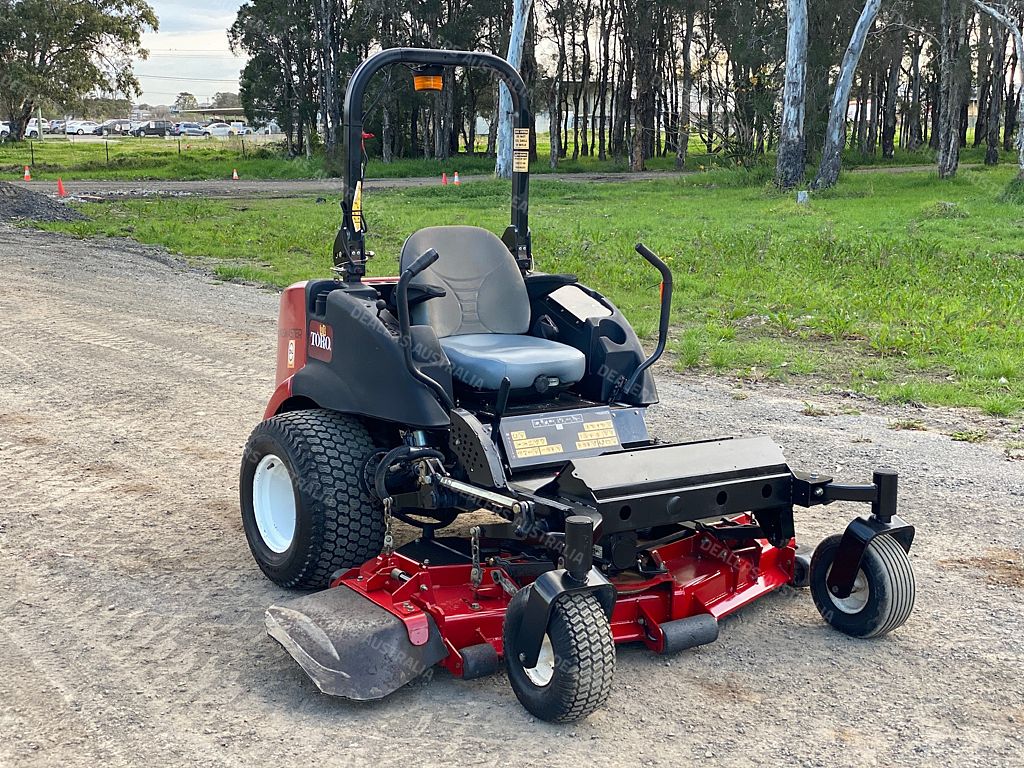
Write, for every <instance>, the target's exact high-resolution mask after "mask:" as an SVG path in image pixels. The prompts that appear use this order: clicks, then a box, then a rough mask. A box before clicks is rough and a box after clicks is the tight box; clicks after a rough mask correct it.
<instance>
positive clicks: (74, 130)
mask: <svg viewBox="0 0 1024 768" xmlns="http://www.w3.org/2000/svg"><path fill="white" fill-rule="evenodd" d="M98 127H99V123H97V122H96V121H95V120H68V122H67V125H65V126H64V133H66V134H74V135H75V136H85V134H87V133H92V132H93V131H95V130H96V129H97V128H98Z"/></svg>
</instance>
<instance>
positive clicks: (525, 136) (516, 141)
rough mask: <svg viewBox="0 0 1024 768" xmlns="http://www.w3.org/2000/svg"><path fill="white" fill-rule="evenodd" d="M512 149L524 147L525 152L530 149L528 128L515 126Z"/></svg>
mask: <svg viewBox="0 0 1024 768" xmlns="http://www.w3.org/2000/svg"><path fill="white" fill-rule="evenodd" d="M512 149H520V150H522V149H525V150H526V151H527V152H529V151H530V129H529V128H516V130H515V136H514V138H513V140H512Z"/></svg>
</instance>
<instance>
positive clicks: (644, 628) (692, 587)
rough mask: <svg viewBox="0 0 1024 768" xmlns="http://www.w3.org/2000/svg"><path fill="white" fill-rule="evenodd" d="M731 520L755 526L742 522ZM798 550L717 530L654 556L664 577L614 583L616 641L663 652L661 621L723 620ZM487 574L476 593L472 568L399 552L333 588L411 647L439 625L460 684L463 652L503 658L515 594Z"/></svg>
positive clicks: (788, 565)
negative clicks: (361, 602)
mask: <svg viewBox="0 0 1024 768" xmlns="http://www.w3.org/2000/svg"><path fill="white" fill-rule="evenodd" d="M729 522H730V524H740V525H745V524H749V523H752V522H753V521H752V519H751V518H750V517H749V516H747V515H741V516H738V517H736V518H734V519H732V520H730V521H729ZM795 547H796V543H795V541H790V542H789V544H788V545H787V546H784V547H778V548H776V547H773V546H772V545H771V544H769V543H768V542H767V541H765V540H756V541H751V540H748V541H745V542H736V543H733V544H732V545H730V544H729V543H727V542H726V541H725V540H724V539H721V538H718V537H717V536H715V535H714V528H713V527H712V528H705V529H703V530H700V531H697V532H695V533H694V534H693V535H692V536H689V537H687V538H684V539H681V540H678V541H674V542H671V543H669V544H665V545H662V546H659V547H657V548H656V549H652V550H650V555H651V561H652V570H657V571H658V573H656V574H655V575H652V576H650V577H649V578H645V577H643V576H639V575H637V574H635V573H634V574H623V575H620V576H617V577H614V578H612V579H611V582H612V584H613V585H614V586H615V588H616V591H617V593H618V596H617V599H616V602H615V609H614V611H613V613H612V619H611V629H612V636H613V638H614V639H615V642H616V643H630V642H643V643H644V644H645V645H647V647H649V648H650V649H651V650H653V651H655V652H658V653H661V652H662V651H663V650H664V643H665V638H664V635H663V633H662V630H661V626H662V625H663V624H665V623H667V622H670V621H677V620H679V619H686V618H690V617H693V616H701V615H707V616H711V617H713V618H714V619H716V620H717V619H720V618H721V617H723V616H727V615H729V614H731V613H734V612H735V611H737V610H739V609H740V608H742V607H743V606H745V605H747V604H749V603H752V602H754V601H755V600H757V599H758V598H759V597H763V596H764V595H766V594H768V593H769V592H773V591H775V590H777V589H779V588H780V587H783V586H786V585H787V584H789V583H790V582H792V581H793V578H794V570H795V567H796V566H795V553H796V549H795ZM482 567H483V571H484V573H483V579H482V580H481V582H480V586H479V587H477V588H474V587H473V586H472V578H471V577H472V565H471V564H469V563H465V564H457V565H430V564H425V563H421V562H418V561H416V560H414V559H411V558H409V557H406V556H404V555H402V554H399V553H394V554H391V555H390V556H389V555H381V556H379V557H376V558H374V559H373V560H371V561H369V562H367V563H365V564H364V565H363V566H362V567H360V568H354V569H352V570H350V571H348V572H346V573H345V574H343V575H341V576H339V577H338V578H337V579H335V580H334V581H333V582H332V584H331V587H332V588H333V587H348V588H349V589H352V590H354V591H355V592H358V593H359V594H361V595H363V596H364V597H366V598H367V599H369V600H371V601H372V602H373V603H375V604H376V605H378V606H380V607H381V608H383V609H384V610H386V611H387V612H388V613H390V614H392V615H393V616H395V617H397V618H398V619H399V620H401V622H402V623H403V624H404V625H405V628H406V631H407V632H408V635H409V641H410V642H411V643H412V645H414V646H422V645H424V644H425V643H426V642H427V641H428V638H429V634H430V622H429V620H428V618H427V617H428V616H429V617H430V618H432V619H433V622H434V623H435V624H436V625H437V627H438V629H439V630H440V634H441V638H442V639H443V641H444V644H445V647H446V649H447V651H448V655H447V657H446V658H444V659H443V660H442V661H441V662H440V665H441V666H443V667H444V668H445V669H447V670H448V671H449V672H451V673H452V674H454V675H456V676H459V677H461V676H462V675H463V656H462V653H461V651H462V650H463V649H465V648H468V647H471V646H478V645H480V644H482V643H487V644H489V645H491V646H492V647H493V648H494V649H495V651H497V653H498V655H499V656H500V655H503V651H504V649H503V647H502V626H503V624H504V621H505V611H506V608H507V607H508V603H509V601H510V599H511V597H510V595H509V594H508V592H507V591H506V589H505V588H504V587H503V586H502V584H501V582H502V581H504V582H505V583H506V584H507V583H509V581H508V574H507V573H506V572H504V570H503V568H502V567H501V566H498V565H491V564H488V563H487V562H484V563H482ZM495 574H497V578H495ZM517 586H519V587H522V586H525V585H524V584H519V585H517Z"/></svg>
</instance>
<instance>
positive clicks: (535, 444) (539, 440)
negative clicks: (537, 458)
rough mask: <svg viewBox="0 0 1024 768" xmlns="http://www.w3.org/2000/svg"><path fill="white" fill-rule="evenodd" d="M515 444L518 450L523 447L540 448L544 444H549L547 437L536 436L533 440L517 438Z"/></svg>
mask: <svg viewBox="0 0 1024 768" xmlns="http://www.w3.org/2000/svg"><path fill="white" fill-rule="evenodd" d="M513 444H514V445H515V447H516V451H517V452H518V451H519V450H520V449H521V448H539V447H541V446H542V445H547V444H548V439H547V438H546V437H535V438H533V439H532V440H515V441H513Z"/></svg>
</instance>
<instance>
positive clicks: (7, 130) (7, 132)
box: [0, 123, 11, 139]
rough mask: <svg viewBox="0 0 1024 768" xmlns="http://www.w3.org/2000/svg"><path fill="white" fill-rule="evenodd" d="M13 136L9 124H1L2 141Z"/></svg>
mask: <svg viewBox="0 0 1024 768" xmlns="http://www.w3.org/2000/svg"><path fill="white" fill-rule="evenodd" d="M10 135H11V126H10V125H8V124H7V123H0V139H6V138H7V137H8V136H10Z"/></svg>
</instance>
